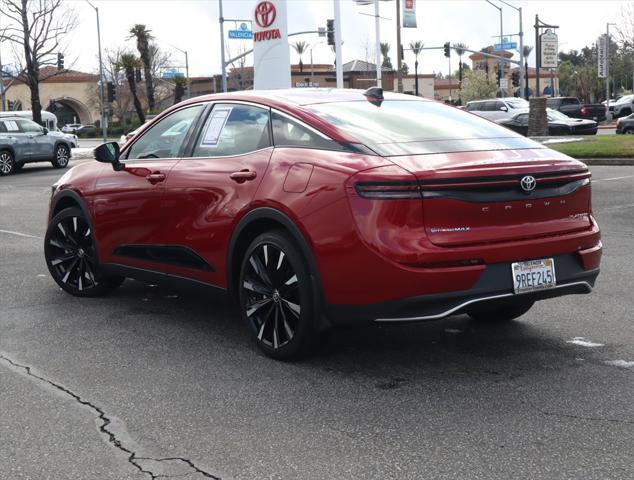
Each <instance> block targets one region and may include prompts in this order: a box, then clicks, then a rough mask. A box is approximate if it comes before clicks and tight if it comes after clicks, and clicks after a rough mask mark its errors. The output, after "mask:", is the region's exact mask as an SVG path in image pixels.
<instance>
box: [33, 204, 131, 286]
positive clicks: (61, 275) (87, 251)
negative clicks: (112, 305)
mask: <svg viewBox="0 0 634 480" xmlns="http://www.w3.org/2000/svg"><path fill="white" fill-rule="evenodd" d="M44 257H45V258H46V266H47V267H48V270H49V272H50V273H51V276H52V277H53V280H55V282H56V283H57V284H58V285H59V286H60V287H61V288H62V290H64V291H66V292H68V293H70V294H71V295H75V296H77V297H98V296H101V295H105V294H106V293H109V292H110V291H112V290H114V289H115V288H117V287H118V286H120V285H121V284H122V283H123V281H124V280H125V279H124V277H108V276H106V275H104V274H103V272H102V271H101V268H100V267H99V264H98V262H97V248H96V246H95V242H94V239H93V233H92V232H91V230H90V225H89V224H88V221H87V220H86V218H85V217H84V214H83V213H82V211H81V210H80V209H79V208H76V207H73V208H66V209H64V210H62V211H61V212H60V213H58V214H57V215H55V217H53V219H52V220H51V223H50V224H49V226H48V228H47V230H46V235H45V237H44Z"/></svg>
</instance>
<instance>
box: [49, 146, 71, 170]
mask: <svg viewBox="0 0 634 480" xmlns="http://www.w3.org/2000/svg"><path fill="white" fill-rule="evenodd" d="M69 161H70V149H69V148H68V147H67V146H66V145H64V144H62V143H60V144H59V145H58V146H57V147H55V153H54V155H53V160H52V161H51V163H52V164H53V166H54V167H55V168H66V167H67V166H68V162H69Z"/></svg>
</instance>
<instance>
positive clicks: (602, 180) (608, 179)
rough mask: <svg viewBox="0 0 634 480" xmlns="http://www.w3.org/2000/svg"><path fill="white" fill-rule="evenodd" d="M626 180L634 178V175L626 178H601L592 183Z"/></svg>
mask: <svg viewBox="0 0 634 480" xmlns="http://www.w3.org/2000/svg"><path fill="white" fill-rule="evenodd" d="M626 178H634V175H626V176H624V177H612V178H599V179H597V180H592V181H593V182H611V181H612V180H623V179H626Z"/></svg>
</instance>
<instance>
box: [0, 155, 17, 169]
mask: <svg viewBox="0 0 634 480" xmlns="http://www.w3.org/2000/svg"><path fill="white" fill-rule="evenodd" d="M15 170H16V169H15V158H14V157H13V154H12V153H11V152H10V151H9V150H2V151H0V175H11V174H12V173H15Z"/></svg>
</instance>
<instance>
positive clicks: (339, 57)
mask: <svg viewBox="0 0 634 480" xmlns="http://www.w3.org/2000/svg"><path fill="white" fill-rule="evenodd" d="M334 2H335V61H336V62H337V65H336V67H335V70H336V72H335V73H336V75H337V88H343V60H342V58H343V55H342V54H341V0H334Z"/></svg>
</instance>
